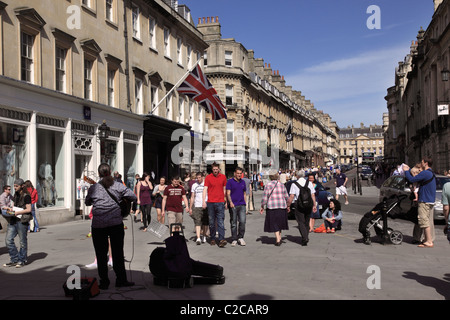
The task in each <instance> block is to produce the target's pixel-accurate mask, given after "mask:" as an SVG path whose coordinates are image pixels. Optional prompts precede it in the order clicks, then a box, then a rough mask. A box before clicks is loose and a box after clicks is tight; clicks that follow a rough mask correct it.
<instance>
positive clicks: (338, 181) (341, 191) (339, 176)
mask: <svg viewBox="0 0 450 320" xmlns="http://www.w3.org/2000/svg"><path fill="white" fill-rule="evenodd" d="M334 179H335V181H334V184H335V185H336V200H338V199H339V196H344V198H345V204H348V196H347V187H346V184H347V181H348V178H347V176H346V175H345V174H344V173H341V169H336V175H335V177H334Z"/></svg>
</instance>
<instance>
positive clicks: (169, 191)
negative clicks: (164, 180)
mask: <svg viewBox="0 0 450 320" xmlns="http://www.w3.org/2000/svg"><path fill="white" fill-rule="evenodd" d="M182 201H184V205H185V206H186V210H188V211H189V205H188V200H187V197H186V190H184V188H183V187H182V186H181V184H180V177H178V176H175V177H173V178H172V183H171V184H170V185H168V186H167V187H166V189H164V196H163V200H162V208H161V214H162V216H164V215H165V212H166V211H167V219H168V221H169V226H170V225H171V224H172V223H183V204H182Z"/></svg>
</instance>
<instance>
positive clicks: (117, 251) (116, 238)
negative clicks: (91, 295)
mask: <svg viewBox="0 0 450 320" xmlns="http://www.w3.org/2000/svg"><path fill="white" fill-rule="evenodd" d="M98 175H99V177H100V181H99V183H96V184H94V185H92V186H91V187H90V188H89V191H88V194H87V196H86V200H85V202H86V205H88V206H93V207H92V222H91V229H92V242H93V244H94V250H95V256H96V259H97V270H98V275H99V278H100V283H99V288H100V289H102V290H106V289H108V287H109V284H110V281H109V277H108V249H109V242H108V239H109V240H110V243H111V254H112V260H113V270H114V272H115V274H116V287H129V286H133V285H134V283H133V282H130V281H128V279H127V274H126V270H125V256H124V250H123V245H124V238H125V230H124V224H123V217H122V213H121V209H120V206H119V204H118V203H119V202H120V201H122V199H123V198H125V199H127V200H129V201H131V202H132V201H137V197H136V195H135V194H134V193H133V191H132V190H130V189H129V188H127V187H126V186H125V185H124V184H123V183H121V182H118V181H116V180H114V178H113V177H112V176H111V168H110V166H109V165H108V164H106V163H102V164H100V166H99V167H98ZM108 192H109V193H108ZM110 194H111V196H110ZM112 197H114V198H115V199H113V198H112Z"/></svg>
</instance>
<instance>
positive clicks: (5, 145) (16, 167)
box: [0, 123, 29, 193]
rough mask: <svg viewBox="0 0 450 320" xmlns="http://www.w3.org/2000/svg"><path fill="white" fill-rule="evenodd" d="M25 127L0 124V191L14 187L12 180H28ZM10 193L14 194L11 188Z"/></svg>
mask: <svg viewBox="0 0 450 320" xmlns="http://www.w3.org/2000/svg"><path fill="white" fill-rule="evenodd" d="M25 142H26V127H23V126H18V125H15V124H14V125H13V124H8V123H0V166H1V168H2V175H0V190H3V186H5V185H9V186H11V187H12V186H13V185H14V180H16V179H17V178H22V179H24V180H28V179H29V177H28V169H27V168H28V162H27V148H26V144H25ZM11 191H12V193H14V192H13V191H14V190H13V188H12V190H11Z"/></svg>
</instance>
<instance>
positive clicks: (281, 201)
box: [259, 172, 289, 247]
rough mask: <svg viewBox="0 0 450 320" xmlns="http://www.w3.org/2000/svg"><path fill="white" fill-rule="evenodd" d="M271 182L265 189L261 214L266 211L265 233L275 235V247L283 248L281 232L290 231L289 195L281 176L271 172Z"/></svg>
mask: <svg viewBox="0 0 450 320" xmlns="http://www.w3.org/2000/svg"><path fill="white" fill-rule="evenodd" d="M269 179H270V182H269V183H268V184H267V186H266V188H265V189H264V194H263V197H262V199H261V209H260V210H259V213H260V214H263V213H264V209H265V210H266V218H265V221H264V232H273V233H275V245H276V246H277V247H279V246H281V243H282V238H281V232H282V231H283V230H289V225H288V215H287V212H288V206H287V201H288V198H289V195H288V193H287V190H286V187H285V186H284V185H283V184H282V183H281V182H280V181H279V174H278V173H277V172H271V173H270V174H269Z"/></svg>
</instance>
